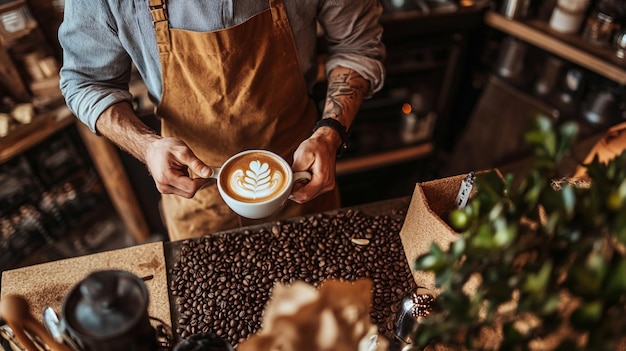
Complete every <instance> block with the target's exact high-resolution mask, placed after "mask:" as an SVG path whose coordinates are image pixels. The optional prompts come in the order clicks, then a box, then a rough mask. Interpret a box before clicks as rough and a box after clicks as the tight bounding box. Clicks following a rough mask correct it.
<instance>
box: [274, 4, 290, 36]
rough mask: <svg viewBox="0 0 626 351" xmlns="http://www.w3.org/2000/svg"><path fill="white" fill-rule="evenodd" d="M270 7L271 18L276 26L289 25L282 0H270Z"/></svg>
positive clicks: (283, 26) (282, 27)
mask: <svg viewBox="0 0 626 351" xmlns="http://www.w3.org/2000/svg"><path fill="white" fill-rule="evenodd" d="M270 9H271V10H272V18H273V19H274V23H275V24H276V25H277V26H278V28H281V29H284V28H287V27H289V21H288V20H287V11H285V5H284V4H283V1H282V0H270Z"/></svg>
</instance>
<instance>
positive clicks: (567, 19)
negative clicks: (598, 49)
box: [550, 0, 589, 34]
mask: <svg viewBox="0 0 626 351" xmlns="http://www.w3.org/2000/svg"><path fill="white" fill-rule="evenodd" d="M588 7H589V0H558V1H557V4H556V7H555V8H554V10H553V11H552V16H551V17H550V28H552V29H554V30H556V31H559V32H561V33H566V34H575V33H578V32H579V31H580V28H581V26H582V23H583V21H584V19H585V13H586V12H587V8H588Z"/></svg>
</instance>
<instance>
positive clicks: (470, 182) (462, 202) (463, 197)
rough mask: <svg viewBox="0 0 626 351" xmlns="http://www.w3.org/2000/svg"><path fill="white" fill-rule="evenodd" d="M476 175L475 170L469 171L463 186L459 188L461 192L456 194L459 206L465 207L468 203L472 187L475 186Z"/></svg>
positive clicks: (462, 183)
mask: <svg viewBox="0 0 626 351" xmlns="http://www.w3.org/2000/svg"><path fill="white" fill-rule="evenodd" d="M475 178H476V175H474V171H471V172H469V174H468V175H467V176H465V178H463V181H462V182H461V188H460V189H459V194H458V195H457V196H456V206H457V208H464V207H465V206H466V205H467V201H468V200H469V197H470V193H471V192H472V188H473V187H474V179H475Z"/></svg>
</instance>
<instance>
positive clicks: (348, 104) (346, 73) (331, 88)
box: [322, 67, 369, 126]
mask: <svg viewBox="0 0 626 351" xmlns="http://www.w3.org/2000/svg"><path fill="white" fill-rule="evenodd" d="M368 89H369V83H368V81H367V80H365V79H364V78H363V77H361V76H360V75H359V74H358V73H356V72H355V71H353V70H351V69H348V68H343V67H337V68H335V69H334V70H333V71H332V72H331V74H330V77H329V79H328V92H327V95H326V105H325V107H324V114H323V116H322V117H323V118H329V117H330V118H335V119H338V120H340V121H341V122H342V123H344V124H345V125H346V126H349V125H350V124H351V123H352V120H353V119H354V115H356V112H357V110H358V109H359V107H360V106H361V102H362V101H363V95H364V94H365V93H366V92H367V90H368Z"/></svg>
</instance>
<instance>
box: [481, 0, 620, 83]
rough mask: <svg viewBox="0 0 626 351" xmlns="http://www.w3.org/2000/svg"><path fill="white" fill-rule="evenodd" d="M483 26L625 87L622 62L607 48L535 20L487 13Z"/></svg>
mask: <svg viewBox="0 0 626 351" xmlns="http://www.w3.org/2000/svg"><path fill="white" fill-rule="evenodd" d="M485 23H486V24H487V25H488V26H490V27H492V28H494V29H497V30H499V31H501V32H504V33H507V34H509V35H512V36H515V37H517V38H519V39H521V40H523V41H525V42H527V43H529V44H531V45H533V46H536V47H538V48H540V49H543V50H545V51H547V52H550V53H552V54H554V55H557V56H560V57H561V58H563V59H565V60H567V61H570V62H572V63H575V64H577V65H579V66H581V67H583V68H586V69H588V70H590V71H592V72H595V73H597V74H599V75H601V76H603V77H605V78H607V79H609V80H612V81H615V82H617V83H619V84H621V85H626V60H619V59H618V58H617V57H616V56H615V55H614V54H613V51H612V50H610V49H603V48H600V47H595V46H593V45H591V44H589V43H587V42H586V41H585V40H583V39H582V38H581V37H580V36H578V35H570V34H563V33H560V32H557V31H555V30H552V29H551V28H550V26H549V25H548V24H546V23H544V22H541V21H538V20H529V21H524V22H521V21H517V20H511V19H508V18H506V17H504V16H502V15H500V14H498V13H496V12H492V11H489V12H487V13H486V14H485Z"/></svg>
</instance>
